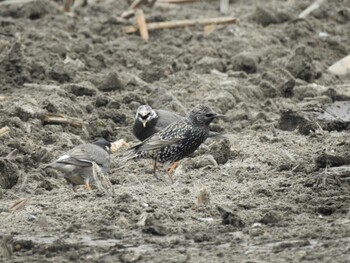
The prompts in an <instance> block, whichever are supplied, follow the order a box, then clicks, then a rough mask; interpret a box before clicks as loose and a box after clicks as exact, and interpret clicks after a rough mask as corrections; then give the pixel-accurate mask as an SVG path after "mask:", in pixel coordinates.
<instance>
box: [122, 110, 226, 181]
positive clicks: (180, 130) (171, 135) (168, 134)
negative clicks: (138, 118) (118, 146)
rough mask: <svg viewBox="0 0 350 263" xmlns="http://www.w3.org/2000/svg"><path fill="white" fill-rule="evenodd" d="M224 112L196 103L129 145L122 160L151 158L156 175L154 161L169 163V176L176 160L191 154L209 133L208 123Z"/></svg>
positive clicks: (175, 164) (155, 162)
mask: <svg viewBox="0 0 350 263" xmlns="http://www.w3.org/2000/svg"><path fill="white" fill-rule="evenodd" d="M222 116H224V115H221V114H217V113H215V112H214V111H213V110H212V109H211V108H210V107H209V106H207V105H203V104H199V105H197V106H195V107H194V108H193V109H192V110H191V111H190V113H189V116H188V117H187V118H182V119H181V120H179V121H176V122H173V123H171V124H170V125H168V126H167V127H166V128H164V129H163V130H161V131H159V132H157V133H155V134H153V135H152V136H151V137H149V138H148V139H146V140H144V141H143V142H141V143H139V144H136V145H135V146H133V147H131V148H129V149H128V150H127V152H126V154H125V155H124V157H123V158H122V160H123V161H126V160H130V159H134V158H149V159H153V160H154V166H153V168H154V169H153V173H154V176H155V177H156V178H158V177H157V175H156V169H157V162H160V163H166V162H168V163H171V164H172V166H171V167H170V168H169V169H168V170H167V173H168V175H169V177H170V179H172V172H173V171H174V169H175V168H176V166H177V163H178V162H179V161H180V160H181V159H183V158H185V157H187V156H188V155H190V154H192V153H193V152H194V151H195V150H196V149H197V148H198V147H199V146H200V145H201V144H202V143H203V142H204V141H205V140H206V139H207V138H208V137H209V136H210V135H209V134H210V132H209V124H210V123H211V122H212V121H213V120H214V119H215V118H218V117H222Z"/></svg>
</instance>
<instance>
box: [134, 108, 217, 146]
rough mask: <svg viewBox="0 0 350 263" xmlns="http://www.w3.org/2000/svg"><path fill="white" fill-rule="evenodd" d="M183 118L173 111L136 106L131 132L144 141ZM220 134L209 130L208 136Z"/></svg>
mask: <svg viewBox="0 0 350 263" xmlns="http://www.w3.org/2000/svg"><path fill="white" fill-rule="evenodd" d="M182 119H185V117H182V116H180V115H178V114H176V113H175V112H171V111H167V110H159V109H153V108H152V107H151V106H149V105H141V106H140V107H138V109H137V111H136V115H135V120H134V125H133V129H132V131H133V134H134V135H135V137H136V138H137V139H139V140H140V141H144V140H146V139H147V138H149V137H150V136H152V135H153V134H155V133H157V132H160V131H161V130H163V129H164V128H165V127H167V126H168V125H169V124H171V123H173V122H176V121H180V120H182ZM218 135H220V134H219V133H218V132H214V131H210V132H209V137H216V136H218Z"/></svg>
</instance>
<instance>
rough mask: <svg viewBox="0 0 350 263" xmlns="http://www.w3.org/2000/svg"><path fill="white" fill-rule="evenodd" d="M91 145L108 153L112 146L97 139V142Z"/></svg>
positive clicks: (103, 140)
mask: <svg viewBox="0 0 350 263" xmlns="http://www.w3.org/2000/svg"><path fill="white" fill-rule="evenodd" d="M93 144H95V145H97V146H100V147H101V148H102V149H104V150H105V151H107V152H108V153H111V147H112V145H111V143H110V142H109V141H106V140H105V139H98V140H97V141H94V142H93Z"/></svg>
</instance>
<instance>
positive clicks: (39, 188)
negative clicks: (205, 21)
mask: <svg viewBox="0 0 350 263" xmlns="http://www.w3.org/2000/svg"><path fill="white" fill-rule="evenodd" d="M311 2H312V1H289V0H285V1H282V0H281V1H272V0H270V1H261V2H260V1H253V0H245V1H241V0H237V1H231V4H230V12H229V14H230V15H233V16H234V17H237V18H238V19H239V21H238V23H236V24H233V25H226V26H219V27H217V28H216V29H215V30H214V31H213V32H211V33H205V32H204V31H203V27H201V26H195V27H191V28H183V29H171V30H170V29H169V30H158V31H153V32H151V33H150V41H149V43H145V42H143V41H142V39H141V38H140V37H139V36H138V35H136V34H135V35H125V34H124V33H123V32H122V28H123V27H124V26H125V25H123V24H122V22H121V21H120V20H118V19H116V18H115V16H116V15H120V14H121V13H122V12H123V11H124V10H125V9H126V8H127V6H128V3H127V2H126V1H101V2H99V3H95V4H90V5H87V6H86V7H82V8H80V9H78V10H77V14H76V15H75V16H69V15H65V14H63V13H62V12H61V9H62V8H61V2H59V1H49V0H37V1H32V2H28V3H25V4H23V3H22V4H11V5H1V1H0V25H1V26H0V61H1V63H0V95H3V96H6V97H7V98H6V100H4V101H0V110H1V111H0V128H1V127H4V126H8V127H9V128H10V133H9V135H8V136H3V137H1V138H0V140H1V148H0V156H2V158H1V160H0V171H1V178H0V200H1V202H0V237H1V239H0V240H1V241H0V242H1V243H0V244H1V246H0V258H1V257H2V260H3V262H9V261H12V262H69V261H77V262H80V261H82V262H83V261H84V262H137V261H139V262H300V261H302V262H349V261H350V216H349V201H350V186H349V183H348V181H349V180H346V177H347V174H348V172H345V173H342V174H341V175H339V174H338V175H337V174H336V176H338V178H337V180H334V178H332V176H329V177H328V178H327V177H326V175H327V174H328V173H329V170H327V169H326V170H324V169H323V168H322V167H321V166H319V165H317V163H316V162H315V160H316V159H317V158H318V157H319V156H320V154H322V153H330V154H339V155H341V156H349V155H350V154H349V148H348V146H349V144H350V140H349V136H348V131H347V129H348V127H350V126H349V125H340V126H337V127H338V128H334V127H335V126H329V127H333V128H330V129H324V127H325V126H322V123H321V122H320V123H318V122H315V121H312V120H311V121H310V120H308V119H307V118H302V117H300V115H298V114H299V113H298V112H307V111H315V112H321V111H322V109H323V108H324V107H325V106H326V105H327V104H330V103H332V102H334V101H336V100H348V99H349V97H350V78H349V77H342V78H340V77H337V76H334V75H331V74H330V73H328V72H327V71H326V69H327V68H328V67H329V66H330V65H332V64H333V63H334V62H335V61H337V60H339V59H341V58H342V57H344V56H346V55H348V54H349V53H350V48H349V47H350V30H349V27H350V9H349V8H350V7H349V1H347V0H339V1H328V3H327V4H324V5H323V6H321V8H319V9H318V10H316V11H315V12H313V13H312V14H311V15H310V16H309V17H307V19H296V17H297V15H298V14H299V13H300V12H301V11H302V10H303V9H304V8H305V7H307V6H308V5H309V4H310V3H311ZM144 12H145V14H146V18H147V20H148V21H154V22H155V21H165V20H174V19H191V18H198V17H217V16H222V15H221V14H220V13H219V11H218V1H209V0H208V1H200V2H197V3H192V4H183V5H179V6H173V7H160V6H157V5H156V6H154V7H153V8H151V7H146V8H145V9H144ZM144 103H148V104H150V105H151V106H153V107H154V108H163V109H169V110H173V111H176V112H178V113H180V114H185V112H186V111H187V110H188V109H190V108H191V107H192V106H194V105H196V104H197V103H207V104H209V105H211V106H212V107H213V109H215V110H216V111H218V112H220V113H223V114H225V115H226V116H227V118H226V119H225V120H219V121H218V122H217V123H215V124H214V125H213V129H214V130H216V131H220V132H222V133H224V134H225V137H226V139H225V138H218V139H215V140H214V139H210V140H208V141H207V142H206V144H205V145H204V146H203V147H201V148H200V149H199V150H198V151H197V153H196V154H195V156H194V157H191V158H187V159H185V160H184V161H182V162H181V165H180V167H179V168H178V169H177V170H176V173H175V179H176V182H175V183H174V184H170V182H169V181H168V180H167V177H166V176H164V180H163V181H157V180H156V179H155V178H154V177H153V176H152V174H151V162H150V161H149V160H139V161H129V162H127V163H122V164H121V163H118V156H120V154H122V150H121V151H120V152H118V153H117V154H115V155H113V168H112V169H111V171H110V173H109V177H110V180H111V182H112V184H113V187H114V190H115V195H114V196H113V197H110V196H106V195H103V194H101V193H99V192H97V191H96V190H95V191H93V192H86V191H84V190H83V189H81V190H80V191H79V192H78V193H74V192H73V191H72V190H71V189H70V187H69V186H67V185H66V183H65V180H64V179H63V177H62V175H61V174H60V173H58V172H55V171H48V170H42V169H41V168H40V165H41V164H43V163H48V162H49V161H51V160H53V159H55V158H56V157H57V156H58V155H59V154H60V153H62V152H64V151H66V150H68V149H70V148H72V147H73V146H75V145H77V144H79V143H83V142H90V141H92V140H94V139H95V138H97V137H104V138H106V139H108V140H110V141H114V140H117V139H121V138H124V139H126V140H128V141H135V138H134V137H133V135H132V133H131V126H132V122H133V117H134V114H135V109H136V108H137V107H138V106H139V105H140V104H144ZM48 112H49V113H57V114H64V115H67V116H70V117H75V118H80V119H82V120H83V122H84V125H83V128H82V129H80V128H75V127H71V126H67V125H44V123H43V121H42V116H43V115H44V114H45V113H48ZM327 127H328V126H327ZM16 149H17V150H16ZM14 150H16V152H13V153H12V154H10V153H11V152H12V151H14ZM8 154H10V155H9V156H8ZM324 166H325V165H324ZM324 166H323V167H324ZM163 168H164V169H165V167H163ZM320 168H321V169H320ZM319 178H320V179H321V180H320V181H321V183H320V184H317V182H318V179H319ZM323 179H325V180H324V181H323ZM18 199H26V200H27V203H26V204H25V205H24V206H23V208H22V209H17V210H16V211H12V210H11V206H12V205H14V204H15V202H16V201H17V200H18Z"/></svg>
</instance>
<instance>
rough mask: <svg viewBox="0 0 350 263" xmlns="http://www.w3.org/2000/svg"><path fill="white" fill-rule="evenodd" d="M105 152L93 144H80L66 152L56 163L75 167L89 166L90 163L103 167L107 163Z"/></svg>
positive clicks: (107, 158)
mask: <svg viewBox="0 0 350 263" xmlns="http://www.w3.org/2000/svg"><path fill="white" fill-rule="evenodd" d="M109 159H110V157H109V154H108V152H107V151H105V150H104V149H102V148H101V147H100V146H97V145H94V144H82V145H79V146H77V147H75V148H73V149H72V150H70V151H68V152H66V153H65V154H63V155H62V156H61V157H59V158H58V159H57V162H61V163H69V164H73V165H77V166H91V162H95V163H97V164H98V165H103V164H105V163H107V162H108V161H109Z"/></svg>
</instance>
